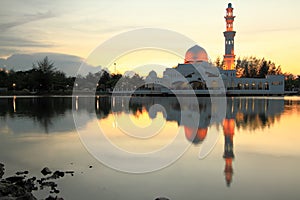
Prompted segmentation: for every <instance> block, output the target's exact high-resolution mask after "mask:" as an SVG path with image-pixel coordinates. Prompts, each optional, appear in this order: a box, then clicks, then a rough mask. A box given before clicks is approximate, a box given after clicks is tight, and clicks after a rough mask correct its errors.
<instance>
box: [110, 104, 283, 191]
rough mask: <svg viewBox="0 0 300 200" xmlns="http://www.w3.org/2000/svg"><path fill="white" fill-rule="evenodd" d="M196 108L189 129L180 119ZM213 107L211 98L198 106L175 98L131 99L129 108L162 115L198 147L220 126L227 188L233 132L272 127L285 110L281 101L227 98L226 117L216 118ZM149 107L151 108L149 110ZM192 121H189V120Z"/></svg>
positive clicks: (230, 174) (191, 114)
mask: <svg viewBox="0 0 300 200" xmlns="http://www.w3.org/2000/svg"><path fill="white" fill-rule="evenodd" d="M112 101H113V102H114V103H116V102H119V105H116V106H115V107H114V108H115V109H116V110H115V111H117V110H122V108H124V105H126V102H124V101H126V100H125V99H119V100H115V101H114V99H112ZM156 104H159V105H161V106H162V107H164V109H165V110H161V109H159V107H157V108H158V109H157V110H155V109H153V107H152V106H153V105H156ZM195 106H199V115H200V118H199V123H198V124H197V127H195V126H193V125H192V126H190V123H188V121H189V120H181V119H182V117H181V115H185V116H194V114H195V113H194V112H195V110H196V109H195ZM216 106H219V105H212V103H211V99H210V98H198V102H197V105H193V104H192V103H191V101H189V100H188V99H186V100H184V101H183V102H182V101H180V103H179V102H178V101H177V99H176V98H167V99H162V98H131V99H130V102H129V107H130V108H131V111H132V112H133V114H136V113H139V112H145V111H147V112H148V115H149V117H150V118H152V119H154V118H156V116H157V113H158V112H162V113H163V116H164V118H165V119H166V120H167V121H176V122H177V123H178V126H182V127H183V128H184V132H185V136H186V139H187V140H188V141H190V142H191V143H193V144H194V145H198V144H201V143H202V142H203V141H204V140H205V139H206V138H207V135H208V134H209V132H208V130H209V127H210V126H211V125H214V124H215V125H217V126H222V129H223V134H224V154H223V158H224V161H225V167H224V175H225V181H226V185H227V186H228V187H229V186H230V184H231V182H232V178H233V173H234V170H233V160H234V132H235V128H236V127H237V129H240V128H242V129H248V130H249V129H250V130H252V131H255V130H256V129H258V128H262V129H263V128H265V127H268V126H270V125H272V124H273V123H274V121H275V118H279V117H280V114H281V113H282V112H283V111H284V100H283V99H269V98H266V99H264V98H262V99H259V98H228V99H227V109H226V114H225V115H224V117H223V118H219V117H218V116H215V115H218V113H213V112H214V110H218V109H216V108H214V107H216ZM151 107H152V109H151ZM191 120H192V119H191Z"/></svg>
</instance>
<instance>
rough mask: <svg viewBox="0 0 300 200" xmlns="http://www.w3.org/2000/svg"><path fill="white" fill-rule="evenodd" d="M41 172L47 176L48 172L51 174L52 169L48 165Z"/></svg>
mask: <svg viewBox="0 0 300 200" xmlns="http://www.w3.org/2000/svg"><path fill="white" fill-rule="evenodd" d="M41 173H42V174H43V175H44V176H46V175H48V174H51V173H52V171H51V170H50V169H49V168H48V167H45V168H44V169H43V170H42V171H41Z"/></svg>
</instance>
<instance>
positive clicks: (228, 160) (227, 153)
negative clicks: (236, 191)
mask: <svg viewBox="0 0 300 200" xmlns="http://www.w3.org/2000/svg"><path fill="white" fill-rule="evenodd" d="M234 127H235V120H234V119H224V122H223V132H224V141H225V143H224V155H223V158H224V159H225V169H224V174H225V180H226V184H227V186H228V187H230V184H231V182H232V175H233V167H232V161H233V159H234V153H233V136H234Z"/></svg>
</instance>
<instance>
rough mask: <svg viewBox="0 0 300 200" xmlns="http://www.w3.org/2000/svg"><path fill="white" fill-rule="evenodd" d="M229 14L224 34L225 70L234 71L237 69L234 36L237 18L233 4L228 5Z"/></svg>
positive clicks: (226, 17) (227, 14)
mask: <svg viewBox="0 0 300 200" xmlns="http://www.w3.org/2000/svg"><path fill="white" fill-rule="evenodd" d="M226 11H227V13H226V16H225V19H226V31H225V32H224V36H225V55H224V69H225V70H234V69H235V64H234V62H235V55H234V36H235V33H236V32H235V31H233V22H234V18H235V16H233V8H232V4H231V3H229V4H228V8H227V9H226Z"/></svg>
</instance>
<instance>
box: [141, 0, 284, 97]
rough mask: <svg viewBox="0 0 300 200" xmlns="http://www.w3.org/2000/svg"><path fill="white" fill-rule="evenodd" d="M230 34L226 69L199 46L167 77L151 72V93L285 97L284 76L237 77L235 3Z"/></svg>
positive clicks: (228, 28) (228, 17)
mask: <svg viewBox="0 0 300 200" xmlns="http://www.w3.org/2000/svg"><path fill="white" fill-rule="evenodd" d="M226 11H227V15H226V16H225V19H226V31H225V32H224V37H225V55H224V65H225V67H224V69H221V68H218V67H215V66H213V65H212V64H211V63H210V62H209V59H208V55H207V53H206V51H205V50H204V49H203V48H202V47H200V46H198V45H195V46H193V47H191V48H190V49H188V50H187V52H186V54H185V59H184V63H183V64H178V65H177V67H175V68H167V69H166V70H165V71H164V72H163V77H158V76H157V74H156V72H155V71H151V72H150V73H149V75H148V76H147V77H146V79H145V83H146V88H147V89H148V90H149V91H151V92H150V93H153V94H154V93H155V94H159V93H163V94H166V93H170V92H171V91H173V93H174V91H176V93H177V94H178V93H179V94H187V93H189V92H188V91H190V90H193V92H194V93H195V94H197V95H209V94H211V92H212V91H219V92H221V93H222V92H224V93H226V95H229V96H231V95H284V76H283V75H267V76H266V78H237V77H236V70H235V54H234V37H235V34H236V32H235V31H234V30H233V22H234V18H235V16H233V7H232V4H231V3H229V4H228V8H227V9H226Z"/></svg>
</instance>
